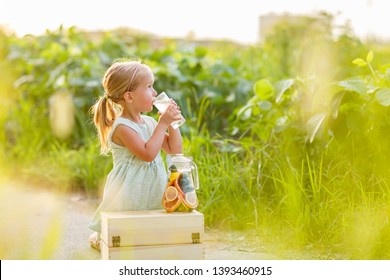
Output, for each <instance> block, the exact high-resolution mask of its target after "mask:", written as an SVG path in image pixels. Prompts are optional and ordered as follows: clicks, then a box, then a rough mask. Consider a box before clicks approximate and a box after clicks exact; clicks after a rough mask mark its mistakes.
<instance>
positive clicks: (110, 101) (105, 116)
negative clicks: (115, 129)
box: [91, 60, 152, 154]
mask: <svg viewBox="0 0 390 280" xmlns="http://www.w3.org/2000/svg"><path fill="white" fill-rule="evenodd" d="M151 72H152V71H151V69H150V68H149V66H147V65H145V64H142V63H141V62H140V61H138V60H137V61H115V62H114V63H113V64H112V65H111V66H110V67H109V68H108V69H107V71H106V73H105V74H104V77H103V81H102V85H103V88H104V91H105V93H104V95H103V96H101V97H100V98H99V99H98V100H97V101H96V103H95V104H94V105H93V106H92V107H91V113H92V114H93V122H94V124H95V127H96V129H97V133H98V137H99V141H100V152H101V154H107V153H108V152H109V150H110V147H109V145H108V134H109V132H110V129H111V127H112V125H113V124H114V121H115V120H116V118H117V117H118V115H119V114H120V112H121V109H122V108H121V106H120V105H119V103H118V102H119V101H121V100H123V95H124V94H125V93H126V92H128V91H134V90H136V89H137V87H138V84H139V81H140V79H141V78H143V77H145V76H146V75H149V74H150V73H151Z"/></svg>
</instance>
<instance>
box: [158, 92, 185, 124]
mask: <svg viewBox="0 0 390 280" xmlns="http://www.w3.org/2000/svg"><path fill="white" fill-rule="evenodd" d="M170 104H171V101H170V98H169V97H168V95H167V94H166V93H165V92H162V93H160V94H159V95H157V96H156V99H155V101H154V102H153V105H154V106H155V107H156V108H157V110H158V111H159V112H160V113H161V114H164V113H165V111H166V110H167V108H168V107H169V105H170ZM180 117H181V120H178V121H174V122H173V123H171V126H172V127H173V128H174V129H176V128H178V127H179V126H181V125H182V124H183V123H185V121H186V120H185V119H184V117H183V116H182V115H181V114H180Z"/></svg>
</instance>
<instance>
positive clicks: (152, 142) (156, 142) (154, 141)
mask: <svg viewBox="0 0 390 280" xmlns="http://www.w3.org/2000/svg"><path fill="white" fill-rule="evenodd" d="M178 114H180V111H178V109H177V108H176V106H174V105H170V107H169V108H168V110H167V111H166V112H165V113H164V114H163V115H161V117H160V119H159V122H158V123H157V126H156V128H155V130H154V132H153V134H152V136H151V137H150V139H149V140H148V141H147V142H144V141H143V140H142V138H141V137H140V136H139V135H138V133H137V132H136V131H135V130H133V129H131V128H130V127H128V126H125V125H119V126H118V127H117V128H116V129H115V131H114V134H113V136H112V138H113V141H114V142H115V143H116V144H118V145H121V146H125V147H126V148H127V149H128V150H129V151H130V152H131V153H133V154H134V155H136V156H137V157H138V158H139V159H141V160H143V161H146V162H151V161H153V160H154V159H155V158H156V156H157V154H158V153H159V151H160V150H161V148H162V146H163V143H164V141H166V140H165V139H166V137H167V136H166V130H167V128H168V126H170V124H171V123H172V122H173V121H175V120H179V119H180V117H178ZM179 133H180V132H179ZM180 139H181V136H180Z"/></svg>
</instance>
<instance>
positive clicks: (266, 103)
mask: <svg viewBox="0 0 390 280" xmlns="http://www.w3.org/2000/svg"><path fill="white" fill-rule="evenodd" d="M257 104H258V105H259V107H260V108H261V110H264V111H269V110H271V108H272V102H269V101H268V100H263V101H260V102H259V103H257Z"/></svg>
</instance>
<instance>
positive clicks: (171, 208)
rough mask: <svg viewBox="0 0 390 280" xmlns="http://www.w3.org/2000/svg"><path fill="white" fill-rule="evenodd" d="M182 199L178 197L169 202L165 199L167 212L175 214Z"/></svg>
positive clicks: (164, 204) (164, 205)
mask: <svg viewBox="0 0 390 280" xmlns="http://www.w3.org/2000/svg"><path fill="white" fill-rule="evenodd" d="M181 202H182V199H181V197H180V196H178V197H177V198H176V199H175V200H172V201H168V200H166V199H163V207H164V208H165V210H167V212H174V211H175V210H176V209H177V208H178V207H179V206H180V204H181Z"/></svg>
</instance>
